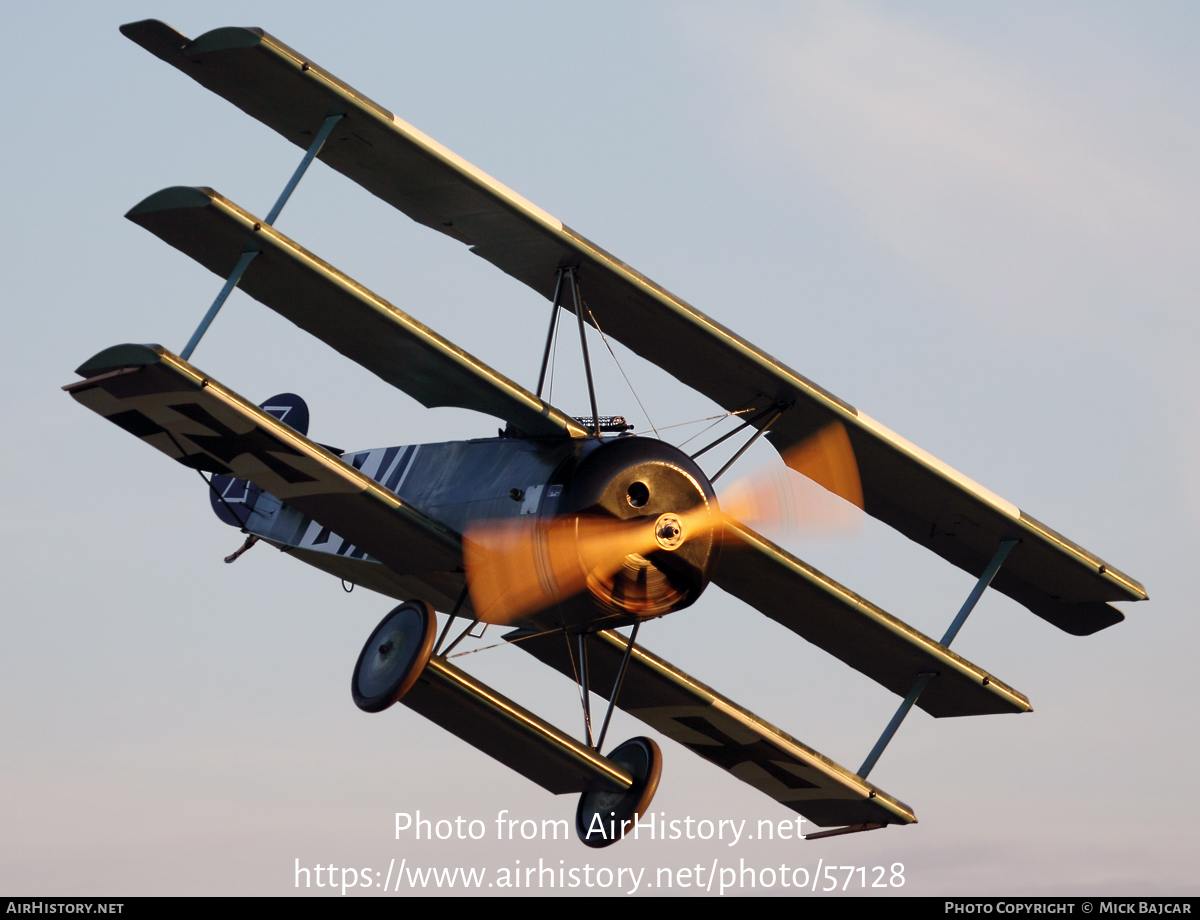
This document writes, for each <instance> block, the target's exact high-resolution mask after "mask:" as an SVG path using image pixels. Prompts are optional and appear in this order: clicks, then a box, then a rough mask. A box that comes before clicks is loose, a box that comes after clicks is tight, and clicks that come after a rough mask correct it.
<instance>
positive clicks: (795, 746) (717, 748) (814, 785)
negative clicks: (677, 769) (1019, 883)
mask: <svg viewBox="0 0 1200 920" xmlns="http://www.w3.org/2000/svg"><path fill="white" fill-rule="evenodd" d="M505 638H507V639H509V640H510V641H512V640H517V645H518V646H519V647H520V648H522V649H524V650H525V651H527V652H529V653H530V654H531V655H533V656H534V657H535V658H537V659H539V660H540V661H543V662H545V663H546V664H548V665H550V667H552V668H554V669H555V670H557V671H559V672H561V673H562V674H564V675H566V676H567V677H569V678H572V679H574V676H575V664H574V663H573V662H572V660H571V658H570V645H569V644H568V642H567V641H566V640H565V638H564V636H563V634H562V633H560V632H555V633H550V634H548V635H536V634H535V635H533V636H529V634H528V633H525V632H523V631H521V630H517V631H516V632H512V633H509V634H508V635H507V636H506V637H505ZM627 641H628V640H627V639H626V638H625V637H624V636H623V635H621V634H620V633H618V632H614V631H613V630H611V629H606V630H602V631H601V632H598V633H595V634H593V635H592V636H589V642H588V646H589V648H588V677H589V684H590V686H591V689H592V690H593V691H594V692H595V693H599V694H600V695H601V696H603V697H605V698H606V699H608V698H611V696H612V690H613V685H614V682H615V680H616V675H617V671H618V669H619V668H620V664H621V656H622V654H623V653H624V651H625V645H626V643H627ZM617 705H618V706H619V707H621V708H622V709H624V710H625V711H626V712H628V713H629V714H630V715H632V716H637V718H639V719H641V720H642V721H643V722H645V723H646V724H647V725H650V726H651V727H653V728H655V729H657V730H658V731H660V732H662V733H663V734H664V735H666V736H667V737H668V738H671V739H672V740H674V741H678V742H679V743H680V744H682V745H683V746H684V747H686V748H688V749H689V750H692V751H694V752H695V753H697V754H699V755H700V756H701V757H703V758H704V759H705V760H708V761H711V762H712V763H715V764H716V765H717V766H718V767H721V768H722V769H723V770H728V771H729V772H730V773H732V774H733V775H734V776H736V777H737V778H738V779H740V780H741V781H742V782H744V783H748V784H749V785H751V786H753V787H754V788H756V789H758V790H759V791H760V792H765V793H766V794H767V795H769V796H770V797H771V798H773V799H774V800H775V801H777V802H779V803H780V804H781V805H786V806H787V807H788V808H790V809H792V810H793V811H796V812H799V813H800V814H802V815H804V817H806V818H808V819H809V820H811V821H813V822H815V823H817V824H820V825H822V826H824V827H829V826H831V825H835V824H864V823H866V824H913V823H915V822H916V820H917V818H916V815H914V814H913V811H912V809H911V808H909V807H908V806H907V805H905V804H904V803H903V802H901V801H899V800H898V799H894V798H892V797H891V796H890V795H888V794H887V793H886V792H884V791H883V790H881V789H879V788H878V787H876V786H874V785H872V784H871V783H869V782H867V781H866V780H865V779H862V778H861V777H858V776H855V775H854V774H853V773H851V772H850V771H849V770H847V769H846V768H845V767H842V766H839V765H838V764H836V763H834V762H833V761H832V760H830V759H829V758H828V757H824V756H822V755H821V754H818V753H817V752H816V751H814V750H813V749H812V748H810V747H808V746H806V745H804V744H801V743H800V742H799V741H797V740H796V739H795V738H793V737H792V736H791V735H788V734H787V733H785V732H782V731H780V730H779V729H778V728H776V727H775V726H774V725H771V724H770V723H768V722H764V721H763V720H762V719H760V718H759V717H758V716H756V715H754V713H752V712H749V711H748V710H745V709H743V708H742V707H741V706H739V705H738V704H737V703H735V702H733V701H732V700H730V699H727V698H725V697H723V696H721V695H720V694H719V693H717V692H716V691H715V690H712V689H711V688H709V687H706V686H704V684H702V683H700V682H699V681H697V680H695V679H693V678H691V677H688V675H686V674H684V673H683V672H682V671H680V670H679V669H678V668H676V667H674V666H673V665H671V664H669V663H667V662H666V661H663V660H662V659H661V658H659V657H658V656H656V655H652V654H651V653H650V652H648V651H646V650H645V649H643V648H641V647H640V646H636V645H635V646H634V647H633V652H632V654H631V655H630V659H629V665H628V667H627V669H626V673H625V680H624V682H623V683H622V685H621V692H620V695H619V696H618V697H617Z"/></svg>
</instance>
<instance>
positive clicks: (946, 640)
mask: <svg viewBox="0 0 1200 920" xmlns="http://www.w3.org/2000/svg"><path fill="white" fill-rule="evenodd" d="M1020 542H1021V541H1020V540H1005V541H1003V542H1002V543H1001V544H1000V546H999V548H998V549H997V550H996V555H994V556H992V561H991V562H989V563H988V567H987V568H986V569H984V570H983V574H982V575H980V576H979V581H977V582H976V583H975V587H974V588H972V589H971V593H970V594H969V595H967V599H966V601H965V602H964V603H963V605H962V609H961V610H959V611H958V616H956V617H955V618H954V622H953V623H951V624H950V628H949V629H947V630H946V634H945V635H944V636H942V645H945V646H949V645H950V643H951V642H953V641H954V637H955V636H957V635H958V631H959V630H960V629H962V626H963V623H965V622H967V617H968V616H970V615H971V611H972V610H974V609H975V605H976V604H978V603H979V598H981V597H982V596H983V592H984V591H985V590H987V586H988V585H990V584H991V583H992V579H993V578H995V577H996V573H997V572H999V571H1000V566H1002V565H1003V564H1004V559H1005V557H1006V556H1007V555H1008V554H1009V551H1010V550H1011V549H1012V548H1013V547H1014V546H1016V545H1017V544H1018V543H1020ZM937 675H938V672H937V671H923V672H922V673H920V674H918V675H917V679H916V681H915V682H914V683H913V685H912V689H911V690H909V691H908V696H906V697H905V698H904V702H903V703H901V704H900V708H899V709H897V710H896V714H895V715H894V716H892V721H890V722H889V723H888V724H887V728H885V729H884V730H883V734H882V735H880V736H879V740H878V741H876V742H875V747H873V748H871V753H870V754H868V755H867V759H866V760H864V761H863V765H862V766H861V767H859V768H858V775H859V776H860V777H862V778H863V779H866V778H867V774H868V773H870V772H871V770H873V769H874V767H875V764H876V762H877V761H878V760H879V758H880V757H881V756H882V755H883V751H884V748H886V747H887V746H888V743H889V742H890V741H891V740H892V736H893V735H895V734H896V731H897V730H898V729H899V728H900V723H901V722H903V721H904V717H905V716H907V715H908V711H909V710H910V709H912V708H913V704H914V703H915V702H916V701H917V697H919V696H920V695H921V693H922V691H924V689H925V688H926V687H927V686H929V682H930V681H931V680H933V679H934V678H935V677H937ZM984 683H987V681H986V680H985V681H984Z"/></svg>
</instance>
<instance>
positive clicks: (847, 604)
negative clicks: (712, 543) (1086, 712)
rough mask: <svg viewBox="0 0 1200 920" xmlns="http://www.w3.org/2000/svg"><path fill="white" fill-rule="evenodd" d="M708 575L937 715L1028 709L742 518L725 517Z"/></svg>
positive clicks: (966, 664) (1025, 701)
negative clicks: (925, 681)
mask: <svg viewBox="0 0 1200 920" xmlns="http://www.w3.org/2000/svg"><path fill="white" fill-rule="evenodd" d="M713 583H714V584H716V585H717V586H719V587H720V588H722V589H724V590H725V591H728V592H729V593H730V594H732V595H733V596H734V597H737V598H740V599H741V600H744V601H745V602H746V603H747V604H749V605H750V606H752V607H755V608H757V609H758V610H760V611H762V612H763V613H765V614H766V615H767V616H769V617H770V618H771V619H772V620H775V621H776V622H777V623H780V624H781V625H783V626H785V627H787V628H788V629H790V630H791V631H792V632H794V633H796V634H797V635H800V636H803V637H804V638H805V639H807V640H808V641H809V642H811V643H813V645H816V646H817V647H818V648H822V649H824V650H825V651H827V652H829V653H830V654H831V655H833V656H834V657H835V658H840V659H841V660H842V661H844V662H845V663H846V664H848V665H850V667H852V668H854V669H855V670H857V671H861V672H862V673H863V674H865V675H867V677H870V678H872V679H873V680H876V681H878V682H879V683H881V684H883V686H885V687H887V688H888V689H889V690H891V691H892V692H893V693H896V694H899V695H900V696H905V695H906V694H907V693H908V691H909V690H911V689H912V685H913V682H914V681H916V679H917V677H918V676H919V675H920V674H923V673H928V672H934V673H936V674H937V675H938V676H937V678H936V679H935V680H933V681H932V682H931V683H930V684H929V686H928V687H926V688H925V691H924V692H923V693H922V694H921V696H920V697H919V698H918V699H917V705H918V706H919V707H921V708H922V709H924V710H925V711H926V712H928V713H929V714H930V715H932V716H934V717H935V718H942V717H945V716H974V715H985V714H988V713H1000V712H1032V711H1033V707H1032V706H1030V705H1029V700H1028V698H1026V697H1025V695H1024V694H1022V693H1018V692H1017V691H1016V690H1014V689H1012V688H1011V687H1009V686H1008V685H1006V684H1004V683H1001V682H1000V681H998V680H997V679H996V678H995V677H993V676H992V675H991V674H989V673H988V672H987V671H984V670H983V669H982V668H980V667H978V666H977V665H974V664H971V662H969V661H967V660H966V659H965V658H961V657H959V656H958V655H956V654H954V652H952V651H950V649H948V648H946V647H945V646H944V645H941V644H940V643H938V642H935V641H934V640H933V639H930V638H929V637H928V636H926V635H923V634H922V633H920V632H918V631H917V630H915V629H913V628H912V627H911V626H909V625H908V624H907V623H904V622H902V621H900V620H898V619H896V618H895V617H894V616H891V615H890V614H888V613H885V612H884V611H882V610H880V609H879V608H878V607H876V606H875V605H874V604H872V603H871V602H870V601H867V600H864V599H863V598H861V597H859V596H858V595H857V594H855V593H854V592H853V591H851V590H850V589H849V588H845V587H843V586H842V585H839V584H838V583H837V582H836V581H834V580H833V579H832V578H829V577H828V576H827V575H823V574H822V573H821V572H818V571H817V570H816V569H814V568H813V567H812V566H810V565H807V564H805V563H803V562H801V561H800V560H799V559H797V558H796V557H795V556H793V555H791V554H790V553H788V552H787V551H786V550H783V549H780V548H779V547H778V546H776V545H775V544H774V543H772V542H771V541H770V540H768V539H766V538H765V537H763V536H762V535H761V534H757V533H755V532H754V531H753V530H751V529H750V528H749V527H746V526H745V525H744V524H739V523H734V522H730V521H727V522H726V524H725V542H724V544H723V546H722V547H721V558H720V560H719V561H718V563H717V569H716V571H715V572H714V573H713Z"/></svg>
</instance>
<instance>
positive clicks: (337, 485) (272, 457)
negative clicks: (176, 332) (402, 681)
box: [63, 345, 462, 575]
mask: <svg viewBox="0 0 1200 920" xmlns="http://www.w3.org/2000/svg"><path fill="white" fill-rule="evenodd" d="M76 373H78V374H79V375H80V376H82V377H85V378H86V379H85V380H81V381H79V382H77V383H72V384H68V385H67V386H66V387H64V388H63V389H65V390H67V392H69V393H70V394H71V396H73V397H74V398H75V399H76V400H77V401H78V402H80V403H82V404H83V405H85V406H87V407H88V408H89V409H91V410H92V411H93V412H96V413H98V414H99V415H102V416H104V417H105V418H107V419H108V420H109V421H110V422H112V423H113V424H115V425H118V426H120V427H121V428H124V429H125V430H126V431H128V432H129V433H130V434H134V435H136V436H137V437H139V438H141V439H142V440H143V441H145V442H146V443H147V444H150V445H151V446H152V447H156V448H158V449H159V450H161V451H162V452H163V453H164V454H166V455H167V456H169V457H171V458H172V459H174V460H178V461H179V462H180V463H182V464H184V465H185V466H190V467H194V468H196V469H200V470H206V471H208V472H210V473H219V474H221V475H224V476H235V477H237V478H239V479H248V480H250V481H251V482H253V483H254V484H255V485H257V486H260V487H261V488H262V489H263V490H264V491H266V492H270V493H271V494H272V495H274V496H275V497H277V498H279V499H280V500H281V501H284V502H286V503H287V504H289V505H291V506H292V507H295V508H298V509H299V510H300V511H302V512H304V513H305V514H307V515H309V516H311V517H312V518H314V519H315V520H317V521H320V522H321V524H323V525H324V526H326V527H329V528H330V529H331V530H333V531H335V532H336V533H338V534H341V535H342V536H343V537H346V538H348V539H350V540H352V541H353V542H354V543H355V544H356V545H358V546H360V547H362V548H363V549H365V550H366V551H367V552H368V553H369V554H370V555H372V556H374V557H375V558H376V559H378V560H379V561H380V562H382V563H383V564H384V565H386V566H387V567H388V568H389V569H391V570H392V571H394V572H396V573H397V574H399V575H414V574H421V573H434V572H450V571H455V570H459V569H460V568H461V565H462V539H461V537H460V536H459V535H458V534H457V533H455V532H454V531H453V530H451V529H450V528H448V527H446V526H445V525H443V524H441V523H439V522H438V521H436V520H434V519H433V518H431V517H429V516H428V515H426V514H423V513H422V512H421V511H419V510H418V509H416V508H413V507H411V506H410V505H408V504H406V503H405V502H403V501H401V500H400V499H399V498H398V497H397V496H396V495H395V494H393V493H392V492H389V491H388V490H387V489H385V488H384V487H383V486H381V485H379V484H378V483H377V482H375V481H373V480H372V479H371V478H370V477H368V476H364V475H363V474H362V473H360V472H359V471H358V470H356V469H354V468H353V467H352V466H350V465H349V464H347V463H344V462H343V461H342V460H341V459H339V458H338V457H336V456H334V455H333V454H331V453H330V452H329V451H327V450H326V449H325V448H323V447H321V446H320V445H318V444H314V443H313V442H312V441H310V440H308V438H306V437H304V436H302V435H300V434H298V433H297V432H296V431H294V430H293V429H291V428H289V427H288V426H287V425H285V424H283V423H282V422H280V421H277V420H276V419H275V418H274V417H272V416H271V415H269V414H267V413H266V412H264V411H263V410H262V409H260V408H258V407H257V406H255V405H254V404H253V403H251V402H249V401H248V400H245V399H243V398H242V397H240V396H238V395H237V394H236V393H234V392H233V391H231V390H227V389H226V388H225V387H223V386H221V385H220V384H219V383H217V382H216V381H215V380H213V379H212V378H210V377H207V376H206V375H205V374H204V373H202V372H201V371H199V370H197V369H196V368H194V367H192V366H191V365H190V364H188V363H187V362H186V361H184V360H183V359H182V358H179V357H178V356H176V355H173V354H171V352H169V351H167V350H166V349H165V348H163V347H162V346H160V345H117V346H115V347H113V348H109V349H107V350H105V351H102V352H100V354H98V355H96V356H95V357H94V358H92V359H91V360H90V361H87V362H86V363H84V364H83V365H82V366H80V367H79V369H78V370H77V371H76Z"/></svg>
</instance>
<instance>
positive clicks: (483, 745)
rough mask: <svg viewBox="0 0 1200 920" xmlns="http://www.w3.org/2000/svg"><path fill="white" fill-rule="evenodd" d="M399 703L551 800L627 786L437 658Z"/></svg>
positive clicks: (606, 764)
mask: <svg viewBox="0 0 1200 920" xmlns="http://www.w3.org/2000/svg"><path fill="white" fill-rule="evenodd" d="M400 702H401V703H402V704H403V705H405V706H407V707H408V708H409V709H412V710H414V711H416V712H419V713H420V714H421V715H423V716H424V717H425V718H427V719H429V720H430V721H432V722H436V723H437V724H438V725H440V726H442V728H444V729H446V730H447V731H449V732H452V733H453V734H455V735H457V736H458V737H459V738H462V739H463V740H464V741H466V742H467V743H468V744H470V745H472V746H473V747H476V748H478V749H479V750H481V751H483V752H484V753H485V754H488V755H489V756H491V757H494V758H496V760H498V761H500V762H501V763H502V764H505V765H506V766H508V767H511V768H512V769H514V770H516V771H517V772H518V773H520V774H521V775H522V776H524V777H526V778H527V779H531V780H533V781H534V782H535V783H537V784H538V785H539V786H541V787H542V788H543V789H546V790H548V791H549V792H553V793H554V794H555V795H561V794H562V793H564V792H582V791H583V790H585V789H602V790H606V791H609V792H618V793H620V792H624V791H625V790H627V789H629V787H630V786H632V785H633V780H632V778H631V777H630V775H629V772H628V771H627V770H625V768H623V767H621V766H619V765H618V764H615V763H613V762H612V761H611V760H609V759H608V758H607V757H602V756H600V754H598V753H597V752H596V751H593V750H592V749H591V748H589V747H587V746H586V745H583V744H580V743H579V742H578V741H576V740H575V739H574V738H572V737H571V736H569V735H567V734H564V733H563V732H561V731H559V730H558V729H557V728H555V727H554V726H553V725H551V724H550V723H549V722H546V721H545V720H543V719H540V718H538V717H537V716H535V715H534V714H533V713H532V712H530V711H529V710H527V709H525V708H524V707H523V706H520V705H518V704H517V703H514V702H513V701H512V700H510V699H508V698H506V697H504V696H502V695H500V694H499V693H497V692H496V691H495V690H493V689H492V688H491V687H489V686H487V685H486V684H483V683H480V682H479V681H478V680H476V679H475V678H474V677H472V676H471V675H469V674H467V673H465V672H464V671H460V670H459V669H458V668H456V667H455V666H454V665H452V664H450V662H448V661H446V660H445V659H443V658H437V657H434V658H430V659H429V663H428V664H427V665H425V669H424V670H423V671H422V672H421V676H420V677H419V678H418V679H417V682H416V683H415V684H414V685H413V687H412V689H411V690H409V691H408V692H407V693H406V694H405V695H404V696H403V697H401V698H400Z"/></svg>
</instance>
